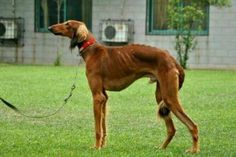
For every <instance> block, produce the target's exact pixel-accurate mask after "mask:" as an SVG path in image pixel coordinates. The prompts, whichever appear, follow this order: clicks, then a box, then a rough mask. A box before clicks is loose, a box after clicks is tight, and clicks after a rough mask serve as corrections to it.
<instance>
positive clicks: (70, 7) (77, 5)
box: [35, 0, 92, 32]
mask: <svg viewBox="0 0 236 157" xmlns="http://www.w3.org/2000/svg"><path fill="white" fill-rule="evenodd" d="M70 19H71V20H72V19H73V20H79V21H83V22H85V23H86V25H87V26H88V28H89V29H91V25H92V0H35V30H36V31H37V32H47V28H48V26H50V25H52V24H56V23H59V22H63V21H66V20H70Z"/></svg>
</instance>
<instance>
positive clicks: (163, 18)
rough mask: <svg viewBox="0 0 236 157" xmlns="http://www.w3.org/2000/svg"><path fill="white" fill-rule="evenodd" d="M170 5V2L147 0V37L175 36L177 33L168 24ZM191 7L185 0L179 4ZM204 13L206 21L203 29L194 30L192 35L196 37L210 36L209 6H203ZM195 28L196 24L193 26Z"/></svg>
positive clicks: (202, 26)
mask: <svg viewBox="0 0 236 157" xmlns="http://www.w3.org/2000/svg"><path fill="white" fill-rule="evenodd" d="M168 4H169V0H147V12H146V33H147V35H175V34H177V31H176V30H174V29H170V28H169V24H168ZM179 5H180V7H181V6H184V5H191V3H190V2H189V1H187V0H186V2H185V1H184V0H183V1H182V3H180V4H179ZM201 7H202V8H201V9H202V11H203V13H204V19H203V21H202V24H201V29H197V28H194V27H193V29H192V33H194V34H196V35H208V33H209V5H204V6H201ZM193 26H194V24H193Z"/></svg>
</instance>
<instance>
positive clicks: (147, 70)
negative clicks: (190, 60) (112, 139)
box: [49, 20, 199, 153]
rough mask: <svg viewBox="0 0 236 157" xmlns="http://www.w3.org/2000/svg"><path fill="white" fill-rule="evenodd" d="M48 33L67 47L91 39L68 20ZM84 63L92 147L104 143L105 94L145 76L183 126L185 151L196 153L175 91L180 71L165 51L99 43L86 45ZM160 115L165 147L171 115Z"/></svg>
mask: <svg viewBox="0 0 236 157" xmlns="http://www.w3.org/2000/svg"><path fill="white" fill-rule="evenodd" d="M49 30H50V31H51V32H53V33H54V34H55V35H61V36H67V37H69V38H70V39H71V45H70V47H71V48H74V47H76V46H78V48H80V46H81V45H82V44H83V43H84V42H86V41H89V40H90V39H91V38H94V37H93V35H92V34H91V33H90V32H89V31H88V30H87V28H86V26H85V24H84V23H83V22H79V21H74V20H69V21H66V22H64V23H60V24H56V25H52V26H51V27H49ZM80 54H81V55H82V57H83V59H84V61H85V64H86V76H87V79H88V82H89V86H90V89H91V92H92V96H93V108H94V119H95V135H96V143H95V148H97V149H100V148H102V147H104V146H105V142H106V135H107V131H106V102H107V100H108V96H107V94H106V91H120V90H123V89H125V88H126V87H128V86H129V85H130V84H131V83H133V82H134V81H135V80H137V79H139V78H141V77H149V78H150V80H151V82H156V93H155V95H156V101H157V103H158V104H159V106H160V108H161V107H165V112H166V110H169V111H171V112H172V113H174V115H175V116H176V117H177V118H178V119H179V120H180V121H181V122H182V123H183V124H185V125H186V126H187V128H188V129H189V131H190V133H191V135H192V140H193V145H192V147H191V148H190V149H189V150H188V151H189V152H192V153H196V152H198V151H199V141H198V128H197V125H196V124H195V123H194V122H193V121H192V120H191V119H190V118H189V117H188V116H187V115H186V113H185V112H184V110H183V108H182V106H181V104H180V101H179V98H178V90H179V89H180V88H181V87H182V84H183V82H184V70H183V68H182V67H181V66H180V65H179V64H178V63H177V62H176V60H175V59H174V58H173V57H172V56H171V55H170V54H169V53H168V52H167V51H166V50H162V49H159V48H154V47H150V46H146V45H138V44H132V45H127V46H123V47H105V46H103V45H101V44H99V43H94V44H93V45H90V46H89V47H87V48H86V49H84V50H83V51H82V52H80ZM166 113H167V115H166V116H163V119H164V120H165V124H166V128H167V138H166V140H165V141H164V142H163V144H162V145H161V146H160V148H166V147H167V145H168V144H169V143H170V141H171V140H172V138H173V136H174V135H175V126H174V123H173V121H172V118H171V115H170V114H168V113H169V112H166Z"/></svg>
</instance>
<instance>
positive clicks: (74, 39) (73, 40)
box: [70, 32, 79, 49]
mask: <svg viewBox="0 0 236 157" xmlns="http://www.w3.org/2000/svg"><path fill="white" fill-rule="evenodd" d="M78 43H79V41H78V37H77V35H76V32H74V34H73V37H72V38H71V41H70V49H74V48H75V47H76V46H77V44H78Z"/></svg>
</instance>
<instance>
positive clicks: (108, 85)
mask: <svg viewBox="0 0 236 157" xmlns="http://www.w3.org/2000/svg"><path fill="white" fill-rule="evenodd" d="M138 78H140V77H139V76H136V75H129V76H126V77H122V78H114V79H110V78H109V79H108V78H107V79H106V78H105V79H104V82H103V85H104V88H105V89H106V90H109V91H120V90H122V89H125V88H126V87H128V86H129V85H130V84H132V83H133V82H134V81H135V80H137V79H138Z"/></svg>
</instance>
